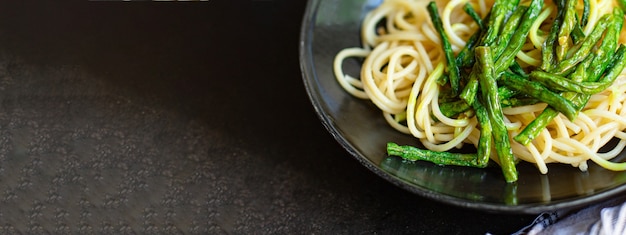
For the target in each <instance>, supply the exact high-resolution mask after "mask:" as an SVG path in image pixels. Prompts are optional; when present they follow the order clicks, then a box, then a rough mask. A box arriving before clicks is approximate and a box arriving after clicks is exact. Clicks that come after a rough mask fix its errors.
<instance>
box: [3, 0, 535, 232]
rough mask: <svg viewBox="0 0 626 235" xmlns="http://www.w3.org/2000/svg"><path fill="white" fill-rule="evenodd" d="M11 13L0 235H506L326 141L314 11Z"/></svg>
mask: <svg viewBox="0 0 626 235" xmlns="http://www.w3.org/2000/svg"><path fill="white" fill-rule="evenodd" d="M12 2H13V3H6V2H3V3H2V4H0V233H1V234H7V233H24V234H40V233H52V234H63V233H72V234H74V233H92V234H111V233H115V234H120V233H138V234H159V233H162V234H175V233H184V234H370V233H380V234H403V233H411V234H416V233H417V234H419V233H425V234H484V233H487V232H489V233H494V234H507V233H510V232H513V231H516V230H517V229H519V228H521V227H523V226H524V225H526V224H528V223H530V221H532V219H533V218H534V216H535V215H511V214H504V215H502V214H492V213H487V212H480V211H474V210H467V209H463V208H459V207H453V206H449V205H447V204H445V203H439V202H434V201H430V200H428V199H425V198H422V197H419V196H417V195H413V194H411V193H409V192H406V191H404V190H402V189H400V188H398V187H396V186H394V185H392V184H390V183H388V182H386V181H385V180H383V179H381V178H379V177H377V176H376V175H375V174H373V173H372V172H369V171H368V170H367V169H366V168H364V167H363V166H361V165H360V164H359V163H358V162H357V161H356V160H355V159H353V158H352V157H351V156H350V155H349V154H348V153H347V152H345V151H344V150H343V149H342V148H341V147H340V146H339V145H338V144H337V143H336V142H335V141H334V139H333V138H332V136H331V135H330V134H328V133H327V132H326V131H325V130H324V128H323V126H322V124H321V123H320V121H319V120H318V118H317V117H316V114H315V112H314V110H313V108H312V106H311V104H310V102H309V100H308V98H307V95H306V91H305V89H304V86H303V83H302V77H301V73H300V67H299V63H298V43H299V42H298V40H299V30H300V22H301V20H302V14H303V12H304V7H305V1H291V0H275V1H236V2H237V3H235V2H231V3H226V2H228V1H217V0H215V1H214V0H210V1H207V2H200V3H198V2H189V3H164V2H160V3H147V2H142V3H132V2H131V3H129V2H126V3H122V2H89V1H75V3H73V4H68V3H65V4H60V3H52V2H53V1H48V2H49V3H32V2H26V1H24V2H23V1H12Z"/></svg>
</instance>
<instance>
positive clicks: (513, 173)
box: [475, 46, 517, 183]
mask: <svg viewBox="0 0 626 235" xmlns="http://www.w3.org/2000/svg"><path fill="white" fill-rule="evenodd" d="M475 52H476V64H478V65H479V66H478V68H479V73H478V74H479V75H478V79H479V84H480V89H481V90H482V92H481V94H482V98H483V100H484V102H485V106H486V109H487V114H488V116H489V120H490V123H491V127H492V128H493V138H494V140H495V148H496V153H497V155H498V159H499V160H500V167H501V168H502V173H503V174H504V179H505V180H506V182H509V183H510V182H515V181H517V169H516V168H515V159H514V156H513V151H512V150H511V142H509V134H508V131H507V129H506V126H505V124H504V117H503V114H502V108H501V107H500V98H499V97H498V84H497V82H496V77H495V76H496V75H495V70H494V64H493V56H492V54H491V49H490V48H489V47H485V46H479V47H476V49H475Z"/></svg>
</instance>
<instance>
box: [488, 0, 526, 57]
mask: <svg viewBox="0 0 626 235" xmlns="http://www.w3.org/2000/svg"><path fill="white" fill-rule="evenodd" d="M527 9H528V7H525V6H519V7H518V8H516V9H515V11H513V14H511V16H510V17H509V19H508V20H507V21H506V23H505V24H504V27H503V28H502V33H501V34H500V36H498V39H496V42H495V43H494V44H493V49H492V51H493V52H492V53H493V57H494V58H495V59H497V58H498V57H500V53H502V52H503V51H504V49H505V48H506V47H507V45H509V41H510V40H511V38H512V37H513V34H515V33H516V32H517V31H516V29H517V27H518V25H519V23H520V21H521V20H522V16H524V13H525V12H526V10H527Z"/></svg>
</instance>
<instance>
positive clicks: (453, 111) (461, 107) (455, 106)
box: [439, 86, 518, 117]
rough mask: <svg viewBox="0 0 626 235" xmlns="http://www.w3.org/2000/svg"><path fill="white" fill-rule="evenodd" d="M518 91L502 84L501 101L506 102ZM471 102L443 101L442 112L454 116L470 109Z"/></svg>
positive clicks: (499, 89) (499, 88)
mask: <svg viewBox="0 0 626 235" xmlns="http://www.w3.org/2000/svg"><path fill="white" fill-rule="evenodd" d="M517 94H518V92H517V91H515V90H511V89H509V88H508V87H505V86H501V87H498V96H499V97H500V102H501V103H502V102H505V101H506V100H508V99H510V98H511V97H513V96H515V95H517ZM470 107H473V106H470V105H469V104H467V102H465V100H456V101H451V102H446V103H441V104H440V105H439V109H440V110H441V113H442V114H443V115H445V116H447V117H454V116H456V115H457V114H459V113H462V112H465V111H467V110H468V109H470Z"/></svg>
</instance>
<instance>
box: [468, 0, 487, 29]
mask: <svg viewBox="0 0 626 235" xmlns="http://www.w3.org/2000/svg"><path fill="white" fill-rule="evenodd" d="M463 10H464V11H465V13H467V14H468V15H469V16H470V17H472V19H473V20H474V22H476V24H477V25H478V28H480V29H481V30H482V29H483V28H484V27H485V26H484V25H483V19H481V18H480V16H479V15H478V13H477V12H476V10H474V7H472V4H470V3H469V2H467V3H465V5H464V6H463Z"/></svg>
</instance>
